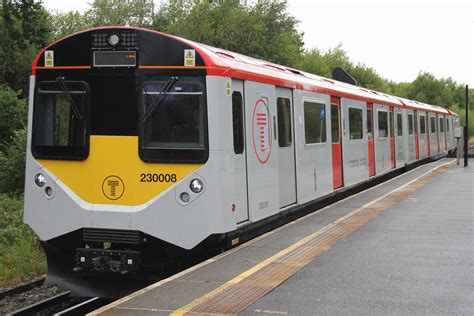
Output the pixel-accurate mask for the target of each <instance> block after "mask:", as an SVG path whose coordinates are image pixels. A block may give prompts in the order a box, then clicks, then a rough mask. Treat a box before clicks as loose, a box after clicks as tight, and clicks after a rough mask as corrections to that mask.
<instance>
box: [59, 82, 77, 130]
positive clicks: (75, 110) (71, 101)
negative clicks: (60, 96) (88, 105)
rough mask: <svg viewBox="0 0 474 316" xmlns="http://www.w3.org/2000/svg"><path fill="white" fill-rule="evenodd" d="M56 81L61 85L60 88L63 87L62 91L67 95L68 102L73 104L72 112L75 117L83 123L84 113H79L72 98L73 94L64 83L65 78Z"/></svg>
mask: <svg viewBox="0 0 474 316" xmlns="http://www.w3.org/2000/svg"><path fill="white" fill-rule="evenodd" d="M56 81H57V82H58V83H59V86H60V87H61V90H62V91H63V93H64V94H65V95H66V98H67V99H68V101H69V102H70V103H71V107H72V112H73V113H74V115H75V116H76V117H77V119H78V120H79V121H81V122H83V121H84V117H83V116H82V113H81V112H80V111H79V108H78V107H77V104H76V102H74V99H73V98H72V96H71V94H70V93H69V90H68V89H67V87H66V83H65V82H64V77H57V78H56Z"/></svg>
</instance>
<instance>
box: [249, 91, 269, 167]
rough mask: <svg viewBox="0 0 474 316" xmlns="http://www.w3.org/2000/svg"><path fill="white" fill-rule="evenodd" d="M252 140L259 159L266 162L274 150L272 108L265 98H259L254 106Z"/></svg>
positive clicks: (263, 162) (262, 162)
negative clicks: (270, 108) (269, 107)
mask: <svg viewBox="0 0 474 316" xmlns="http://www.w3.org/2000/svg"><path fill="white" fill-rule="evenodd" d="M252 141H253V150H254V153H255V156H256V158H257V160H258V161H259V162H260V163H261V164H266V163H267V161H268V159H269V158H270V154H271V152H272V129H271V117H270V110H269V109H268V105H267V103H266V102H265V100H264V99H258V100H257V102H256V103H255V106H254V108H253V116H252Z"/></svg>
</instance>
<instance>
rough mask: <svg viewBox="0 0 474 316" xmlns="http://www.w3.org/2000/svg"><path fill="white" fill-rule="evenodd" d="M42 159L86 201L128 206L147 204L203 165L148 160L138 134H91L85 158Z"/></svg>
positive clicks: (45, 165)
mask: <svg viewBox="0 0 474 316" xmlns="http://www.w3.org/2000/svg"><path fill="white" fill-rule="evenodd" d="M39 162H40V163H41V164H42V165H43V166H44V167H45V168H46V169H47V170H49V171H50V172H51V173H52V174H54V175H55V176H56V177H58V179H59V180H61V182H63V183H64V184H65V185H66V186H68V187H69V189H71V190H72V191H74V192H75V193H76V194H77V195H78V196H79V197H80V198H81V199H83V200H84V201H86V202H89V203H92V204H114V205H129V206H135V205H141V204H144V203H146V202H147V201H149V200H151V199H152V198H154V197H155V196H157V195H158V194H160V193H161V192H163V191H164V190H166V189H168V188H170V187H171V186H173V185H174V184H175V183H176V182H178V181H180V180H181V179H183V178H184V177H186V176H188V175H189V174H190V173H192V172H193V171H195V170H197V169H198V168H200V167H201V166H202V165H201V164H164V163H145V162H143V161H142V160H141V159H140V157H139V156H138V137H136V136H91V137H90V153H89V157H88V158H87V159H86V160H84V161H59V160H39Z"/></svg>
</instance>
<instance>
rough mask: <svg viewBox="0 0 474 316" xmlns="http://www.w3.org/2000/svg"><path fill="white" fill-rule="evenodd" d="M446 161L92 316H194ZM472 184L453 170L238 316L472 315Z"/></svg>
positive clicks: (473, 174)
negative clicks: (271, 262) (208, 302)
mask: <svg viewBox="0 0 474 316" xmlns="http://www.w3.org/2000/svg"><path fill="white" fill-rule="evenodd" d="M448 161H450V160H448V159H443V160H440V161H437V162H434V163H430V164H427V165H423V166H421V167H419V168H417V169H414V170H412V171H410V172H408V173H405V174H403V175H402V176H399V177H396V178H394V179H392V180H390V181H388V182H385V183H383V184H381V185H378V186H376V187H374V188H371V189H369V190H366V191H364V192H361V193H359V194H357V195H355V196H352V197H350V198H347V199H345V200H342V201H339V202H337V203H335V204H333V205H331V206H329V207H326V208H324V209H322V210H320V211H318V212H316V213H313V214H310V215H308V216H306V217H304V218H301V219H299V220H297V221H294V222H292V223H289V224H287V225H285V226H283V227H281V228H279V229H277V230H275V231H273V232H270V233H267V234H265V235H263V236H261V237H258V238H256V239H254V240H252V241H250V242H248V243H246V244H243V245H241V246H239V247H237V248H235V249H233V250H231V251H229V252H227V253H224V254H222V255H220V256H217V257H215V258H212V259H210V260H207V261H206V262H203V263H202V264H200V265H198V266H196V267H193V268H191V269H188V270H186V271H183V272H182V273H180V274H178V275H176V276H173V277H171V278H169V279H166V280H163V281H160V282H158V283H156V284H154V285H151V286H149V287H148V288H145V289H143V290H141V291H139V292H136V293H134V294H132V295H130V296H128V297H126V298H124V299H121V300H119V301H117V302H115V303H112V304H110V305H108V306H107V307H104V308H101V309H99V310H97V311H96V312H93V313H91V314H90V315H99V314H100V315H168V314H170V313H173V312H174V313H175V315H181V314H186V313H187V312H188V313H189V314H196V313H195V312H194V313H193V309H192V308H191V307H189V308H184V309H183V307H184V306H196V305H198V304H199V303H202V302H204V299H203V297H204V298H206V297H210V296H212V295H214V294H213V293H217V292H218V291H219V290H220V289H222V288H226V286H228V285H229V284H230V285H235V284H236V283H238V282H240V280H241V279H244V278H247V279H248V278H249V276H251V274H252V273H254V272H255V271H256V269H257V268H258V267H259V266H263V265H265V263H266V262H267V261H268V260H270V259H271V258H273V257H275V256H277V255H278V254H279V253H283V252H285V251H286V250H287V249H289V248H291V247H294V246H295V244H298V243H301V240H302V239H304V238H308V237H307V236H310V235H314V236H316V237H315V239H317V238H318V233H319V232H320V231H323V230H325V229H326V228H327V227H332V226H331V225H334V223H338V221H340V220H341V218H347V217H348V216H350V215H351V214H352V213H353V212H354V210H357V209H360V208H363V207H364V205H368V204H369V205H370V203H373V202H371V201H374V199H379V198H380V197H381V196H384V195H387V194H389V193H390V192H391V191H393V190H395V189H397V188H399V187H400V186H402V185H405V184H407V183H410V182H413V180H414V179H417V178H418V177H420V176H421V175H423V174H425V173H426V172H427V171H429V170H431V169H433V168H435V167H437V166H441V165H443V164H445V163H446V162H448ZM471 163H474V161H471ZM473 182H474V169H473V167H472V166H471V167H469V168H468V169H464V168H462V167H457V166H455V165H454V166H453V167H451V168H449V169H448V170H447V171H445V172H443V173H442V174H441V176H440V177H439V178H436V179H435V180H433V181H432V182H429V183H427V184H426V185H425V186H423V187H421V188H420V189H417V190H418V191H416V192H414V193H412V194H408V195H407V196H406V197H405V198H403V199H402V200H401V201H397V202H398V203H396V204H395V205H392V206H391V207H389V208H387V209H385V210H384V211H383V212H381V213H380V215H378V216H377V215H375V216H376V217H374V218H372V219H369V222H368V223H367V224H365V225H364V226H362V227H361V228H359V229H358V230H355V231H354V232H352V233H351V234H350V235H348V236H347V237H344V238H345V239H344V238H341V241H337V243H334V244H333V245H332V246H330V247H326V248H324V249H322V248H321V247H320V248H318V249H322V250H321V251H320V252H319V253H318V254H317V256H316V259H315V260H314V261H311V260H309V261H308V262H309V264H307V263H305V264H304V265H302V266H301V267H300V268H298V270H299V271H298V272H296V273H295V274H291V275H292V276H290V274H289V275H288V277H289V279H288V280H286V278H285V280H286V282H284V283H282V284H280V283H278V282H276V283H275V284H274V286H277V285H278V284H280V286H278V287H276V288H275V289H273V290H272V291H271V292H269V293H268V294H266V295H265V296H263V297H262V298H261V299H260V300H258V301H256V302H254V303H253V304H251V305H250V306H248V307H247V308H246V309H244V310H243V311H241V314H243V315H261V314H267V315H315V314H329V315H340V314H371V315H380V314H474V312H473V306H474V294H473V293H474V291H473V289H474V288H473V287H474V283H473V272H474V271H473V262H474V260H473V259H474V255H473V254H474V248H473V237H474V235H473V225H472V224H473V199H474V193H473ZM372 207H373V206H372ZM346 226H347V225H346ZM349 226H350V225H349ZM326 230H327V229H326ZM330 233H331V232H330V231H329V234H330ZM322 235H324V234H322ZM333 235H334V233H333ZM306 247H307V248H308V247H309V246H306ZM274 261H275V262H276V261H278V260H274ZM306 264H307V265H306ZM270 270H271V269H270ZM237 276H239V277H238V278H236V277H237ZM236 280H237V281H236ZM283 281H284V280H283ZM283 281H282V282H283ZM241 283H243V282H241ZM272 288H273V287H272ZM244 290H245V289H244ZM262 293H263V292H262ZM265 293H266V292H265ZM265 293H264V294H265ZM262 295H263V294H262ZM192 302H194V303H192ZM252 302H253V301H252ZM252 302H251V301H249V304H250V303H252ZM190 303H192V304H190ZM193 304H194V305H193ZM245 306H247V305H245Z"/></svg>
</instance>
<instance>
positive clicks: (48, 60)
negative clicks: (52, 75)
mask: <svg viewBox="0 0 474 316" xmlns="http://www.w3.org/2000/svg"><path fill="white" fill-rule="evenodd" d="M44 66H45V67H54V51H52V50H47V51H45V52H44Z"/></svg>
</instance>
